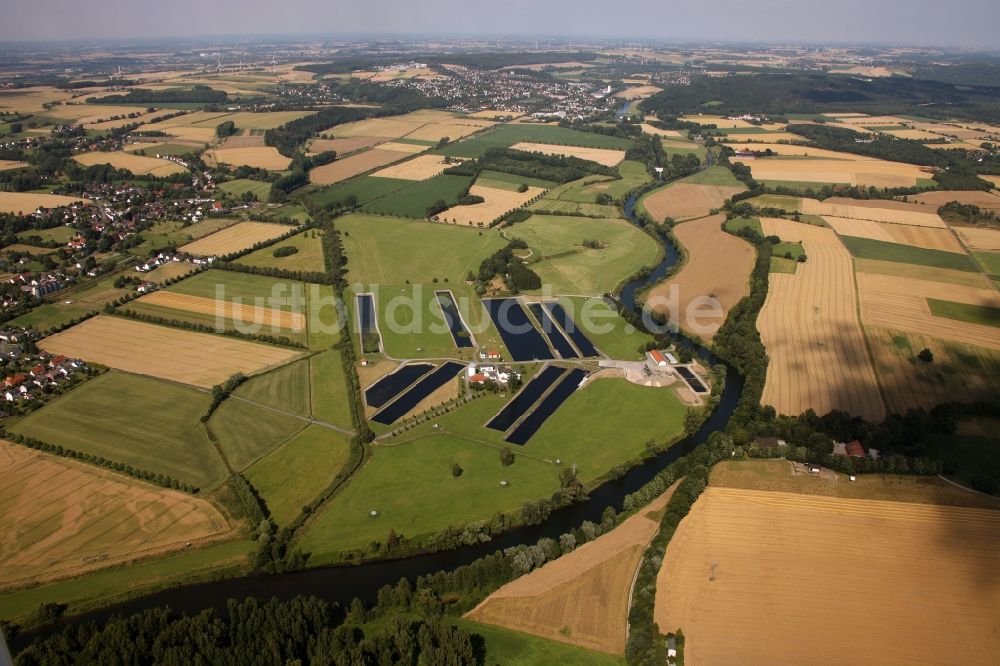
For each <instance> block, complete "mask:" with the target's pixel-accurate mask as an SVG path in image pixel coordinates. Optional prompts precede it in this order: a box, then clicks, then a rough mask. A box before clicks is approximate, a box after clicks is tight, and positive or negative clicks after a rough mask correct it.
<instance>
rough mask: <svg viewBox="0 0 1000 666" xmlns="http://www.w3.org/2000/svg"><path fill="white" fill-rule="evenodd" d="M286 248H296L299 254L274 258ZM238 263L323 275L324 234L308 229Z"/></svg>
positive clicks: (262, 249)
mask: <svg viewBox="0 0 1000 666" xmlns="http://www.w3.org/2000/svg"><path fill="white" fill-rule="evenodd" d="M285 247H294V248H296V249H297V250H298V252H296V253H295V254H290V255H288V256H286V257H276V256H274V253H275V252H276V251H277V250H279V249H281V248H285ZM237 261H238V263H241V264H247V265H249V266H260V267H261V268H282V269H285V270H290V271H315V272H317V273H322V272H323V271H324V270H326V265H325V262H324V260H323V233H322V232H321V231H319V230H318V229H307V230H306V231H303V232H302V233H299V234H295V235H294V236H292V237H291V238H288V239H286V240H283V241H281V242H280V243H275V244H274V245H271V246H269V247H264V248H261V249H259V250H256V251H254V252H251V253H250V254H248V255H246V256H244V257H240V258H239V259H238V260H237Z"/></svg>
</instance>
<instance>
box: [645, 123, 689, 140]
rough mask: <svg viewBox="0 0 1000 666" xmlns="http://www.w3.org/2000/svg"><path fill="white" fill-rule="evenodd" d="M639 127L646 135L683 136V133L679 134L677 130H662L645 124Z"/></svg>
mask: <svg viewBox="0 0 1000 666" xmlns="http://www.w3.org/2000/svg"><path fill="white" fill-rule="evenodd" d="M639 127H641V128H642V131H643V132H644V133H646V134H652V135H654V136H669V137H679V136H680V135H681V133H680V132H678V131H677V130H665V129H660V128H659V127H653V126H652V125H650V124H649V123H643V124H641V125H639Z"/></svg>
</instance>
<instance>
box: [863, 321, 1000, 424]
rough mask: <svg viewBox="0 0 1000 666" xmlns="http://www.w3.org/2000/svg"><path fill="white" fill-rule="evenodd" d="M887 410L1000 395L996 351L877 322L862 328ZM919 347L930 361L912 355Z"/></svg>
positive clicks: (901, 410)
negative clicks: (930, 354)
mask: <svg viewBox="0 0 1000 666" xmlns="http://www.w3.org/2000/svg"><path fill="white" fill-rule="evenodd" d="M865 332H866V333H867V335H868V342H869V345H870V346H871V350H872V355H873V357H874V359H875V369H876V371H877V372H878V377H879V382H880V383H881V384H882V392H883V394H884V395H885V399H886V403H887V405H888V407H889V410H890V411H892V412H897V413H900V414H904V413H906V411H907V410H909V409H914V408H917V407H923V408H924V409H926V410H930V409H931V408H933V407H935V406H936V405H940V404H942V403H947V402H952V401H953V400H955V396H956V395H961V396H962V401H963V402H975V401H977V400H993V399H994V398H995V397H996V396H997V395H1000V350H998V349H990V348H987V347H981V346H977V345H970V344H965V343H961V342H954V341H952V340H942V339H940V338H936V337H931V336H927V335H921V334H919V333H910V332H906V331H898V330H892V329H888V328H881V327H877V326H868V327H866V329H865ZM922 349H930V350H931V352H932V353H933V354H934V362H933V363H925V362H923V361H921V360H919V359H918V358H917V354H918V353H919V352H920V350H922Z"/></svg>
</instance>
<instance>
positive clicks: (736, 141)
mask: <svg viewBox="0 0 1000 666" xmlns="http://www.w3.org/2000/svg"><path fill="white" fill-rule="evenodd" d="M776 141H787V142H788V143H809V139H807V138H805V137H804V136H801V135H799V134H793V133H792V132H784V131H775V132H762V133H759V134H730V135H729V136H727V137H725V138H724V139H723V143H725V144H726V145H727V146H732V147H733V148H737V149H739V148H740V147H743V148H749V149H750V150H759V148H758V147H757V146H756V145H755V144H760V143H770V144H773V143H774V142H776ZM781 145H784V144H781Z"/></svg>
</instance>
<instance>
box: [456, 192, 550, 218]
mask: <svg viewBox="0 0 1000 666" xmlns="http://www.w3.org/2000/svg"><path fill="white" fill-rule="evenodd" d="M543 192H545V190H543V189H542V188H540V187H529V188H528V191H527V192H516V191H514V190H502V189H500V188H497V187H483V186H482V185H473V186H472V187H470V188H469V194H474V195H477V196H481V197H482V198H484V199H486V201H484V202H483V203H478V204H472V205H471V206H455V207H453V208H449V209H448V210H446V211H445V212H443V213H441V214H440V215H439V216H438V219H440V220H441V221H442V222H448V223H450V224H467V225H469V226H476V225H478V224H483V225H487V224H489V223H490V222H492V221H493V220H495V219H497V218H498V217H500V216H501V215H503V214H504V213H506V212H507V211H510V210H514V209H515V208H520V207H521V206H523V205H524V204H526V203H527V202H529V201H531V200H532V199H534V198H535V197H536V196H538V195H540V194H542V193H543Z"/></svg>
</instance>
